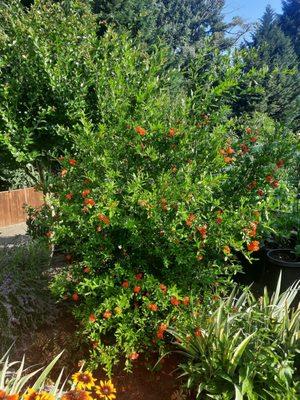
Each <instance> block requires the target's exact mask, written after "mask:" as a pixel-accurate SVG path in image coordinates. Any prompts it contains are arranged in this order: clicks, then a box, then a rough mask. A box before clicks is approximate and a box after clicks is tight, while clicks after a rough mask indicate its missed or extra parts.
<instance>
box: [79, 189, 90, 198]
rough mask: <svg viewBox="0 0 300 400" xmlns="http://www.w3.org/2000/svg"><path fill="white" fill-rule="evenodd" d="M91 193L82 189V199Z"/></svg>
mask: <svg viewBox="0 0 300 400" xmlns="http://www.w3.org/2000/svg"><path fill="white" fill-rule="evenodd" d="M90 193H91V190H90V189H84V190H83V191H82V193H81V196H82V197H86V196H87V195H89V194H90Z"/></svg>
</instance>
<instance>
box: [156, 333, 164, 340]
mask: <svg viewBox="0 0 300 400" xmlns="http://www.w3.org/2000/svg"><path fill="white" fill-rule="evenodd" d="M164 334H165V332H162V331H157V332H156V337H157V339H160V340H163V338H164Z"/></svg>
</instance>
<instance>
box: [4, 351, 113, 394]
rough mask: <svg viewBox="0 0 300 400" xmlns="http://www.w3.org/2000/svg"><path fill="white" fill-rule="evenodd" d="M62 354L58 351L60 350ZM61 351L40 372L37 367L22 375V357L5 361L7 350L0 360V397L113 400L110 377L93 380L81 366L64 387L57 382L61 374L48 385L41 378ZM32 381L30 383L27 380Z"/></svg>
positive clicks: (45, 374)
mask: <svg viewBox="0 0 300 400" xmlns="http://www.w3.org/2000/svg"><path fill="white" fill-rule="evenodd" d="M61 354H62V353H61ZM61 354H59V355H58V356H57V357H55V359H54V360H52V361H51V363H50V364H49V365H47V366H46V367H45V369H44V370H43V371H42V372H41V369H38V370H36V371H31V372H30V373H29V374H28V373H27V374H26V370H24V360H23V361H22V362H20V363H18V362H9V359H8V353H6V354H5V355H4V356H3V357H2V358H1V359H0V375H1V386H0V399H2V400H114V399H116V392H117V390H116V388H115V386H114V384H113V383H112V381H111V380H106V381H105V380H99V381H97V380H96V379H95V378H94V377H93V375H92V373H91V372H89V371H83V370H82V369H81V370H80V371H78V372H76V373H74V374H73V375H72V382H68V384H70V386H71V387H70V388H69V390H67V388H66V386H67V382H64V383H61V380H62V373H61V374H60V375H59V377H58V378H57V380H56V381H55V382H54V383H53V385H51V386H49V385H48V386H46V385H45V381H46V379H47V377H48V375H49V374H50V372H51V370H52V368H53V366H54V365H55V364H56V362H57V360H58V359H59V358H60V356H61ZM18 364H19V367H18V370H17V371H14V373H12V371H11V369H12V367H14V368H15V367H16V365H18ZM37 374H39V376H38V378H37V380H36V381H35V382H34V383H33V384H32V386H29V385H28V383H29V382H30V381H32V378H33V377H34V376H35V375H37ZM31 383H32V382H31Z"/></svg>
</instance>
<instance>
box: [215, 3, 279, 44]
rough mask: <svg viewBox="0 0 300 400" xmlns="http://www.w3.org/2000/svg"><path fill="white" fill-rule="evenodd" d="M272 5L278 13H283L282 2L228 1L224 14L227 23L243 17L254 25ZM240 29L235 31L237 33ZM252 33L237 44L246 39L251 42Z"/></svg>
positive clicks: (241, 38) (244, 36) (247, 34)
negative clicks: (237, 17)
mask: <svg viewBox="0 0 300 400" xmlns="http://www.w3.org/2000/svg"><path fill="white" fill-rule="evenodd" d="M268 4H270V5H271V7H272V8H273V9H274V11H275V12H276V13H281V0H226V3H225V7H224V9H223V14H224V16H225V20H226V21H230V20H231V19H232V18H233V17H235V16H239V17H242V19H243V20H244V22H247V23H254V22H257V21H258V20H259V18H261V17H262V15H263V13H264V11H265V9H266V6H267V5H268ZM237 30H238V29H234V30H233V32H236V31H237ZM250 37H251V34H250V32H248V33H246V34H245V35H243V36H242V37H240V39H239V40H238V42H237V44H239V43H241V42H242V41H243V40H244V39H246V40H249V39H250Z"/></svg>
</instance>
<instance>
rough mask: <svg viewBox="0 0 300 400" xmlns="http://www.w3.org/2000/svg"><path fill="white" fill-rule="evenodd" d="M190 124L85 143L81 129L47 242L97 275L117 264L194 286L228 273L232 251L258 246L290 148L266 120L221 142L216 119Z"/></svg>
mask: <svg viewBox="0 0 300 400" xmlns="http://www.w3.org/2000/svg"><path fill="white" fill-rule="evenodd" d="M188 122H189V121H187V122H186V123H183V122H181V123H179V122H178V123H177V124H176V129H175V128H172V127H171V128H170V127H167V126H166V127H159V128H158V127H157V126H156V125H155V124H154V123H153V126H152V127H151V124H150V123H148V125H149V126H150V128H147V129H145V132H144V130H142V127H141V126H140V125H136V126H135V127H134V126H127V127H124V129H123V131H122V133H119V132H117V131H115V130H112V131H110V140H109V141H108V140H107V137H106V135H101V136H100V137H99V140H98V141H97V143H93V144H90V143H88V141H90V140H92V139H91V138H90V132H86V131H84V132H82V134H81V141H82V146H81V150H80V151H78V154H77V157H76V163H75V159H73V158H67V157H66V158H64V159H63V160H61V161H60V162H61V171H62V172H63V174H61V176H60V177H58V178H57V180H56V181H55V185H56V186H55V190H56V191H57V193H59V195H58V196H57V197H55V199H54V200H53V203H54V207H55V208H56V210H57V215H56V218H55V220H54V223H53V229H52V230H53V232H54V235H53V236H51V237H50V240H51V241H54V242H55V241H58V242H60V243H64V245H65V249H66V250H67V251H68V252H70V253H73V255H74V257H75V258H76V259H77V260H79V261H82V262H83V263H85V264H86V265H88V266H89V268H92V269H93V270H94V271H95V270H97V271H98V272H99V273H101V272H102V271H105V270H107V268H110V267H111V266H113V265H114V264H115V263H116V262H122V263H123V264H126V265H128V266H130V268H132V269H136V268H141V269H142V270H143V271H148V272H150V273H154V274H157V273H158V274H159V276H160V277H161V278H162V279H164V280H165V279H169V278H170V277H171V276H176V277H177V279H178V277H179V276H180V277H181V283H182V284H185V283H186V281H188V285H190V284H191V283H192V282H194V283H196V284H197V285H198V286H199V285H200V286H201V285H202V286H207V285H209V284H212V283H213V282H214V281H215V279H216V277H217V276H220V275H222V276H223V277H226V275H227V276H231V275H232V274H234V273H235V272H236V270H237V258H236V254H237V252H242V253H243V254H244V255H245V256H246V257H250V256H252V254H253V253H254V255H255V252H257V251H258V250H259V249H260V239H261V231H262V229H263V228H264V226H265V225H266V221H267V219H266V213H267V212H268V211H269V210H268V200H269V198H270V197H272V196H274V195H275V194H276V190H278V188H279V187H280V186H281V187H282V188H284V186H285V181H284V167H285V165H286V164H288V163H289V161H288V154H289V151H290V144H291V142H289V140H288V138H287V141H286V142H285V143H284V144H282V145H281V144H280V142H279V141H278V140H277V139H276V138H277V136H279V135H281V132H279V131H278V132H277V131H276V130H275V127H274V126H272V124H271V122H270V121H269V120H268V119H267V120H265V119H262V120H258V119H257V120H254V121H252V125H251V126H252V128H250V127H245V124H244V123H243V124H241V123H240V124H236V127H234V128H232V131H231V133H230V134H228V136H227V138H226V136H224V130H225V129H226V130H227V129H229V126H228V128H227V127H226V124H225V125H224V124H223V123H221V122H219V121H218V120H216V121H215V122H210V123H209V124H205V125H203V126H202V125H200V127H199V126H198V125H197V126H193V125H190V122H189V123H188ZM231 123H232V122H230V123H229V122H228V123H227V124H228V125H230V124H231ZM270 124H271V125H270ZM141 132H142V133H143V135H141ZM170 132H171V133H172V134H171V136H170ZM195 138H199V139H198V140H195ZM254 138H255V140H254ZM209 141H211V145H210V147H208V142H209ZM113 142H116V143H119V144H118V146H117V147H114V150H112V147H111V143H113ZM121 143H123V144H121ZM212 146H213V147H212ZM70 161H72V163H70Z"/></svg>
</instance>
